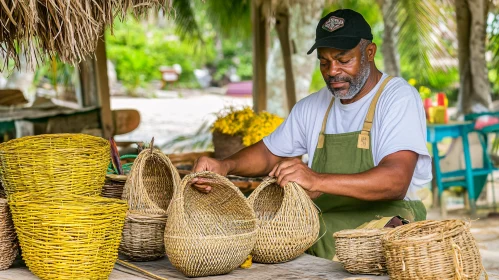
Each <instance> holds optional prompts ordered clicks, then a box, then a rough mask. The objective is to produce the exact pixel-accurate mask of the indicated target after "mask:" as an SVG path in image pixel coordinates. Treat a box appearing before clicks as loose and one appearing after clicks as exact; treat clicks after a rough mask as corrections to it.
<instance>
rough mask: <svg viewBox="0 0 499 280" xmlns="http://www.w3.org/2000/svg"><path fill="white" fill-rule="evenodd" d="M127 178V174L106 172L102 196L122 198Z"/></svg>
mask: <svg viewBox="0 0 499 280" xmlns="http://www.w3.org/2000/svg"><path fill="white" fill-rule="evenodd" d="M127 178H128V176H127V175H117V174H106V181H105V182H104V187H103V188H102V193H101V196H102V197H107V198H116V199H121V196H122V195H123V188H124V187H125V183H126V180H127Z"/></svg>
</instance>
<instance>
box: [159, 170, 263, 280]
mask: <svg viewBox="0 0 499 280" xmlns="http://www.w3.org/2000/svg"><path fill="white" fill-rule="evenodd" d="M196 177H197V178H204V179H207V180H210V182H209V183H207V184H208V185H210V186H211V187H212V190H211V192H210V193H209V194H205V193H201V192H199V191H197V190H195V189H194V188H193V187H192V186H191V184H190V181H191V180H192V179H193V178H196ZM256 234H257V221H256V218H255V213H254V212H253V210H252V209H251V207H250V206H249V205H248V202H247V200H246V198H245V197H244V195H243V194H242V193H241V191H240V190H239V189H238V188H237V187H236V186H234V184H232V183H231V182H230V181H229V180H228V179H227V178H225V177H222V176H220V175H217V174H214V173H211V172H200V173H193V174H190V175H187V176H185V177H184V179H183V180H182V182H181V183H180V185H179V187H178V188H177V189H176V190H175V196H174V199H173V201H172V203H171V205H170V208H169V209H168V223H167V224H166V229H165V248H166V254H167V256H168V258H169V259H170V261H171V263H172V264H173V265H174V266H175V267H176V268H177V269H178V270H179V271H180V272H182V273H183V274H185V275H186V276H189V277H195V276H208V275H218V274H225V273H229V272H231V271H232V270H234V269H236V268H237V267H238V266H239V265H241V264H242V263H243V262H244V261H245V260H246V258H247V257H248V255H249V254H250V252H251V250H252V249H253V247H254V245H255V241H256Z"/></svg>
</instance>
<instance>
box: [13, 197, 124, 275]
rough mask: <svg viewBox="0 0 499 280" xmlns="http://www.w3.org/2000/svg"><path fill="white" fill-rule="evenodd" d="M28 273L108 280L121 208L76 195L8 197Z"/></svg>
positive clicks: (104, 200)
mask: <svg viewBox="0 0 499 280" xmlns="http://www.w3.org/2000/svg"><path fill="white" fill-rule="evenodd" d="M9 205H10V207H11V210H12V218H13V220H14V225H15V228H16V232H17V235H18V238H19V242H20V245H21V249H22V256H23V259H24V261H25V262H26V265H27V266H28V268H29V269H30V270H31V272H33V273H34V274H35V275H36V276H38V277H39V278H41V279H107V278H108V277H109V275H110V273H111V271H112V270H113V267H114V263H115V262H116V259H117V257H118V246H119V243H120V240H121V231H122V229H123V223H124V220H125V215H126V209H127V206H126V203H125V202H124V201H121V200H118V199H110V198H102V197H98V196H94V197H88V196H80V195H70V194H67V195H64V196H61V197H53V196H48V195H46V194H40V193H27V192H20V193H15V194H13V195H10V196H9Z"/></svg>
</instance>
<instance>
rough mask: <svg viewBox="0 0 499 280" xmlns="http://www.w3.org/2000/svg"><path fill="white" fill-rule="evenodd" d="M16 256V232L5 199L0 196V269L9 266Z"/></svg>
mask: <svg viewBox="0 0 499 280" xmlns="http://www.w3.org/2000/svg"><path fill="white" fill-rule="evenodd" d="M16 256H17V243H16V232H15V231H14V225H13V224H12V217H11V215H10V212H9V207H8V206H7V200H5V199H4V198H0V270H4V269H7V268H9V267H10V266H11V265H12V263H13V262H14V260H15V258H16Z"/></svg>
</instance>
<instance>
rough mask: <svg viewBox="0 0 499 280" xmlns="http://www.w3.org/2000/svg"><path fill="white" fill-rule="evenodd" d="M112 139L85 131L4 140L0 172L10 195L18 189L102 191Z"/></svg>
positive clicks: (0, 154) (1, 148) (1, 147)
mask: <svg viewBox="0 0 499 280" xmlns="http://www.w3.org/2000/svg"><path fill="white" fill-rule="evenodd" d="M109 157H110V151H109V142H108V141H107V140H105V139H102V138H99V137H95V136H90V135H85V134H46V135H39V136H28V137H22V138H19V139H14V140H11V141H8V142H5V143H2V144H0V176H1V180H2V183H3V185H4V188H5V191H6V193H7V196H10V195H12V194H14V193H16V192H24V191H31V192H38V191H39V192H47V193H51V194H53V195H57V196H60V195H62V194H77V195H100V194H101V191H102V186H103V185H104V179H105V176H106V168H107V164H108V163H109Z"/></svg>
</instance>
